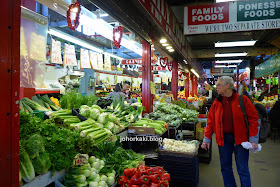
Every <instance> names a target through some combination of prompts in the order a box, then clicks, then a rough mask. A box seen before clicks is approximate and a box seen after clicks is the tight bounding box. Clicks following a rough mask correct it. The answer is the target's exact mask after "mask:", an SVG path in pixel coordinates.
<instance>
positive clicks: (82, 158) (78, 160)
mask: <svg viewBox="0 0 280 187" xmlns="http://www.w3.org/2000/svg"><path fill="white" fill-rule="evenodd" d="M87 163H88V155H87V154H80V153H79V154H77V155H76V156H75V158H74V161H73V165H74V166H78V165H85V164H87Z"/></svg>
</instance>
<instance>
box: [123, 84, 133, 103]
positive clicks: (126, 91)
mask: <svg viewBox="0 0 280 187" xmlns="http://www.w3.org/2000/svg"><path fill="white" fill-rule="evenodd" d="M123 92H124V94H125V95H126V98H127V99H130V96H131V92H130V82H129V81H124V83H123Z"/></svg>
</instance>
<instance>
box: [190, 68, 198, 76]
mask: <svg viewBox="0 0 280 187" xmlns="http://www.w3.org/2000/svg"><path fill="white" fill-rule="evenodd" d="M191 72H192V73H193V74H195V76H196V77H199V75H198V74H197V73H196V71H195V70H194V69H191Z"/></svg>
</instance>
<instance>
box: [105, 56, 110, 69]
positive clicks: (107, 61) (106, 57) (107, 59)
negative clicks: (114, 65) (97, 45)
mask: <svg viewBox="0 0 280 187" xmlns="http://www.w3.org/2000/svg"><path fill="white" fill-rule="evenodd" d="M104 70H105V71H111V60H110V56H109V55H105V59H104Z"/></svg>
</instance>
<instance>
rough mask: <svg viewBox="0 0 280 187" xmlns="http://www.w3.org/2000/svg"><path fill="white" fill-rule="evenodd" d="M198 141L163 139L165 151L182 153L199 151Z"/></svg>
mask: <svg viewBox="0 0 280 187" xmlns="http://www.w3.org/2000/svg"><path fill="white" fill-rule="evenodd" d="M197 143H198V141H197V140H192V141H178V140H173V139H167V138H164V139H163V149H164V150H167V151H175V152H182V153H194V152H195V151H196V150H197V146H198V145H197Z"/></svg>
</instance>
